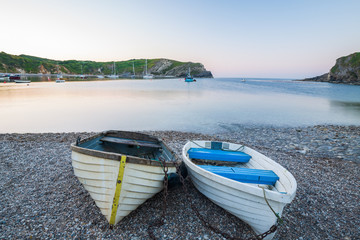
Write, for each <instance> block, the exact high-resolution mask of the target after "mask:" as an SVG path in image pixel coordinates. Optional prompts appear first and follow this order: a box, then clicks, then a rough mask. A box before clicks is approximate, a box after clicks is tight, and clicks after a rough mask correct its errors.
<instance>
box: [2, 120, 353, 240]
mask: <svg viewBox="0 0 360 240" xmlns="http://www.w3.org/2000/svg"><path fill="white" fill-rule="evenodd" d="M142 132H145V133H149V134H152V135H155V136H158V137H160V138H162V139H163V140H164V141H165V142H166V143H167V144H168V145H169V147H170V148H172V149H173V150H174V152H175V153H176V154H177V155H178V156H179V157H180V156H181V155H180V154H179V153H180V152H181V148H182V146H183V144H185V142H186V141H187V140H189V139H201V138H202V139H204V138H206V139H210V140H223V141H233V142H239V143H242V144H245V145H247V146H249V147H251V148H254V149H255V150H257V151H259V152H261V153H263V154H265V155H267V156H268V157H270V158H272V159H273V160H275V161H276V162H278V163H279V164H281V165H283V166H284V167H285V168H286V169H288V170H289V171H290V172H291V173H292V174H293V175H294V177H295V178H296V180H297V183H298V190H297V194H296V197H295V199H294V200H293V202H292V203H290V204H289V205H287V206H286V207H285V208H284V212H283V218H284V220H285V224H284V225H282V226H280V227H279V230H278V232H277V233H276V235H275V237H274V239H356V238H357V237H358V236H359V235H360V229H359V227H358V226H359V225H360V219H359V218H358V216H359V215H360V209H359V207H358V199H359V196H360V186H359V183H360V165H359V163H360V148H359V146H360V127H357V126H333V125H318V126H312V127H295V128H291V127H284V128H278V127H257V126H254V127H250V126H243V125H239V126H237V128H236V131H235V132H226V133H217V134H213V135H206V134H200V133H190V132H177V131H142ZM93 134H95V133H25V134H18V133H10V134H0V149H1V151H0V189H1V192H2V193H3V194H2V195H1V197H0V203H1V204H2V205H3V208H2V209H1V208H0V238H7V239H12V238H41V239H51V238H76V237H78V238H94V239H97V238H101V239H113V238H117V239H119V238H120V239H149V236H148V232H147V227H148V226H149V223H150V222H152V221H154V220H156V219H157V218H158V217H160V216H161V209H162V203H163V196H162V192H161V193H159V194H157V195H156V196H154V197H153V198H151V199H149V200H148V201H146V202H145V203H144V204H143V205H141V206H140V207H139V208H138V209H136V210H135V211H133V212H132V213H131V214H130V215H128V216H127V217H126V218H124V219H123V220H122V221H121V222H120V223H119V224H117V225H116V226H115V227H114V229H112V230H111V229H109V227H108V224H107V221H106V220H105V218H104V217H103V216H102V215H101V213H100V212H99V209H98V208H97V207H96V206H95V203H94V201H93V200H92V199H91V197H90V195H89V194H88V193H87V192H86V190H84V188H83V187H82V185H81V184H80V183H79V181H78V180H77V178H76V177H75V176H74V174H73V170H72V166H71V150H70V143H72V142H74V141H75V140H76V137H77V136H79V135H80V136H81V137H82V138H84V137H86V136H90V135H93ZM186 186H187V188H188V190H189V194H190V195H191V197H192V198H191V199H192V203H193V205H195V206H196V207H197V208H198V210H199V212H200V213H201V214H202V215H203V216H204V218H205V219H208V220H209V221H210V222H211V223H212V224H213V225H215V226H216V227H218V228H219V229H221V230H222V231H224V232H226V233H228V234H230V235H231V236H233V237H242V238H246V237H251V236H253V235H252V234H253V232H252V230H251V229H250V228H249V227H248V226H247V225H246V224H245V223H243V222H242V221H241V220H239V219H237V218H236V217H234V216H232V215H231V214H229V213H227V212H226V211H225V210H223V209H221V208H219V207H218V206H216V205H215V204H213V203H212V202H210V201H209V200H208V199H207V198H206V197H204V196H203V195H201V194H200V193H199V192H198V191H197V190H196V189H195V188H194V186H193V185H192V183H191V180H190V179H188V178H187V180H186ZM167 203H168V206H167V215H166V219H165V224H164V225H162V226H161V227H159V228H155V229H154V235H155V237H156V238H157V239H223V238H222V237H221V236H219V235H217V234H216V233H214V232H212V231H210V230H209V229H207V228H206V227H204V226H203V225H202V224H201V222H200V220H199V219H198V218H197V217H196V215H195V213H194V212H193V211H192V210H191V208H190V206H189V204H188V203H187V200H186V197H185V196H184V193H183V189H182V188H176V189H173V190H171V191H170V192H169V195H168V200H167Z"/></svg>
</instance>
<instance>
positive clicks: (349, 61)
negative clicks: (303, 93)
mask: <svg viewBox="0 0 360 240" xmlns="http://www.w3.org/2000/svg"><path fill="white" fill-rule="evenodd" d="M304 81H315V82H330V83H343V84H352V85H360V52H356V53H353V54H350V55H348V56H345V57H341V58H338V59H337V60H336V63H335V65H334V66H333V67H332V68H331V69H330V72H329V73H325V74H323V75H321V76H317V77H314V78H306V79H304Z"/></svg>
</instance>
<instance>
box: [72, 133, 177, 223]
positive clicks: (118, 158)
mask: <svg viewBox="0 0 360 240" xmlns="http://www.w3.org/2000/svg"><path fill="white" fill-rule="evenodd" d="M71 150H72V166H73V169H74V174H75V176H76V177H77V178H78V179H79V181H80V182H81V183H82V185H83V186H84V188H85V189H86V190H87V191H88V192H89V194H90V196H91V197H92V198H93V199H94V201H95V204H96V205H97V206H98V207H99V209H100V211H101V213H102V214H103V215H104V216H105V218H106V219H107V221H108V222H109V224H110V225H115V224H117V223H118V222H120V221H121V220H122V219H123V218H124V217H125V216H127V215H128V214H129V213H130V212H132V211H133V210H135V209H136V208H137V207H138V206H140V205H141V204H142V203H144V202H145V201H146V200H147V199H149V198H151V197H153V196H154V195H155V194H157V193H158V192H160V191H161V190H162V189H163V180H164V169H163V166H162V163H161V161H160V159H162V160H165V161H166V166H167V167H168V173H175V172H176V167H175V166H176V164H177V163H176V162H177V158H176V156H175V154H174V153H173V152H172V151H171V150H170V149H169V148H168V147H167V146H166V145H165V143H164V142H162V141H161V140H159V139H157V138H155V137H153V136H150V135H147V134H142V133H136V132H126V131H107V132H103V133H100V134H97V135H94V136H92V137H89V138H86V139H84V140H78V141H77V142H76V143H73V144H72V145H71Z"/></svg>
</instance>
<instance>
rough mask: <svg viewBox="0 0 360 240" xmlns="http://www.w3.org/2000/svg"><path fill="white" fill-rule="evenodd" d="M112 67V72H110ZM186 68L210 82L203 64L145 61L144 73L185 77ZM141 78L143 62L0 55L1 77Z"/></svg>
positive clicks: (209, 76) (208, 73)
mask: <svg viewBox="0 0 360 240" xmlns="http://www.w3.org/2000/svg"><path fill="white" fill-rule="evenodd" d="M114 65H115V71H114V69H113V67H114ZM189 68H190V70H191V75H192V76H193V77H198V78H199V77H206V78H212V77H213V76H212V74H211V72H210V71H207V70H206V69H205V67H204V65H203V64H201V63H192V62H179V61H176V60H170V59H148V60H147V72H148V73H151V74H153V75H154V76H155V77H185V76H186V75H187V74H188V71H189ZM134 70H135V75H136V76H137V77H142V75H143V74H144V72H145V59H132V60H128V61H117V62H94V61H76V60H67V61H57V60H51V59H46V58H39V57H34V56H28V55H19V56H17V55H11V54H7V53H4V52H0V72H3V73H5V72H6V73H42V74H57V73H63V74H86V75H99V74H102V75H109V74H114V73H115V74H117V75H120V76H122V77H129V76H131V75H133V73H134Z"/></svg>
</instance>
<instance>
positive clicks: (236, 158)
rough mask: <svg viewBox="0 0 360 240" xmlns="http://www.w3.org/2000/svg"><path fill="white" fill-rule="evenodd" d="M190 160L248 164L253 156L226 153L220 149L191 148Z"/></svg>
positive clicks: (240, 153) (242, 153)
mask: <svg viewBox="0 0 360 240" xmlns="http://www.w3.org/2000/svg"><path fill="white" fill-rule="evenodd" d="M188 154H189V158H192V159H203V160H213V161H223V162H238V163H247V162H249V160H250V158H251V156H250V155H249V154H246V153H244V152H239V151H224V150H220V149H217V150H215V149H207V148H190V149H189V151H188Z"/></svg>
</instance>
